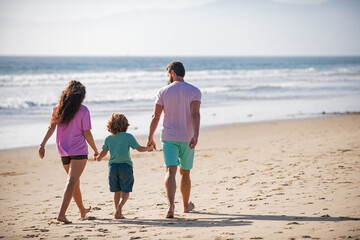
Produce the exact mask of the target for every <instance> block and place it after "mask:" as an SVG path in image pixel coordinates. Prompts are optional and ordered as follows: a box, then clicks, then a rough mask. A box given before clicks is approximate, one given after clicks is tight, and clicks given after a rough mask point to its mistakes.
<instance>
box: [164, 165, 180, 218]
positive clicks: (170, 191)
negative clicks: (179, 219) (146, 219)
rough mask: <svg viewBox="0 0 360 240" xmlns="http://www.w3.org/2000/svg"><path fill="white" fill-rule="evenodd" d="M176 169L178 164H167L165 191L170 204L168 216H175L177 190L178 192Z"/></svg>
mask: <svg viewBox="0 0 360 240" xmlns="http://www.w3.org/2000/svg"><path fill="white" fill-rule="evenodd" d="M176 171H177V165H172V166H167V167H166V174H165V191H166V197H167V201H168V205H169V209H168V213H167V215H166V217H167V218H173V217H174V210H175V192H176V180H175V176H176Z"/></svg>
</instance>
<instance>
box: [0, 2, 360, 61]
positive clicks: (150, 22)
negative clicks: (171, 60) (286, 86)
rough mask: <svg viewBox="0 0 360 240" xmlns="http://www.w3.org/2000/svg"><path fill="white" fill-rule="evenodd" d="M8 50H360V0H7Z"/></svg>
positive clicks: (3, 16) (1, 20) (1, 21)
mask: <svg viewBox="0 0 360 240" xmlns="http://www.w3.org/2000/svg"><path fill="white" fill-rule="evenodd" d="M0 55H3V56H4V55H5V56H7V55H20V56H175V55H177V56H340V55H341V56H343V55H360V0H171V1H170V0H152V1H148V0H102V1H98V0H52V1H49V0H0Z"/></svg>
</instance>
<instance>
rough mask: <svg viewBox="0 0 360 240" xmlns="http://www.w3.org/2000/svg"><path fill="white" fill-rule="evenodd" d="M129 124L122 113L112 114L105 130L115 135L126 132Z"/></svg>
mask: <svg viewBox="0 0 360 240" xmlns="http://www.w3.org/2000/svg"><path fill="white" fill-rule="evenodd" d="M129 126H130V124H129V123H128V120H127V118H126V117H125V115H124V114H122V113H113V114H112V115H111V117H110V120H109V122H108V125H107V130H108V131H109V132H110V133H111V134H112V135H115V134H117V133H119V132H126V131H127V129H128V127H129Z"/></svg>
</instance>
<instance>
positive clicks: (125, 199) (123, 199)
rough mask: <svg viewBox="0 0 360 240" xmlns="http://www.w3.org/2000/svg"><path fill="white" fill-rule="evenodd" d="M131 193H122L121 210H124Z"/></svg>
mask: <svg viewBox="0 0 360 240" xmlns="http://www.w3.org/2000/svg"><path fill="white" fill-rule="evenodd" d="M129 196H130V193H128V192H122V193H121V201H120V203H119V208H121V209H122V208H123V206H124V205H125V203H126V201H127V200H128V199H129Z"/></svg>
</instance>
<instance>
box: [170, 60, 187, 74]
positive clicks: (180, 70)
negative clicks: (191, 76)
mask: <svg viewBox="0 0 360 240" xmlns="http://www.w3.org/2000/svg"><path fill="white" fill-rule="evenodd" d="M166 70H167V71H168V72H170V71H171V70H173V71H174V72H175V74H176V75H177V76H180V77H184V76H185V68H184V65H183V64H182V62H179V61H173V62H171V63H169V65H168V66H167V68H166Z"/></svg>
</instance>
